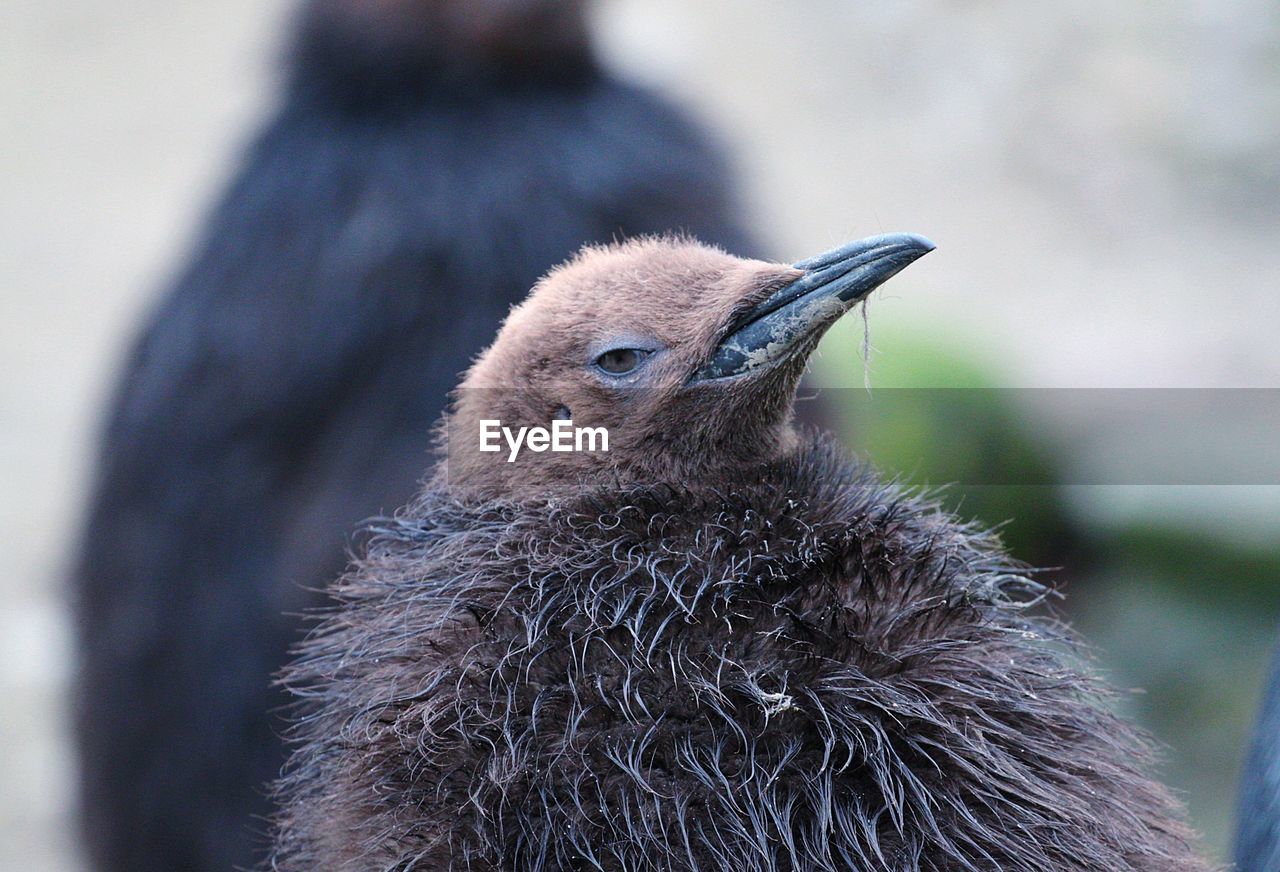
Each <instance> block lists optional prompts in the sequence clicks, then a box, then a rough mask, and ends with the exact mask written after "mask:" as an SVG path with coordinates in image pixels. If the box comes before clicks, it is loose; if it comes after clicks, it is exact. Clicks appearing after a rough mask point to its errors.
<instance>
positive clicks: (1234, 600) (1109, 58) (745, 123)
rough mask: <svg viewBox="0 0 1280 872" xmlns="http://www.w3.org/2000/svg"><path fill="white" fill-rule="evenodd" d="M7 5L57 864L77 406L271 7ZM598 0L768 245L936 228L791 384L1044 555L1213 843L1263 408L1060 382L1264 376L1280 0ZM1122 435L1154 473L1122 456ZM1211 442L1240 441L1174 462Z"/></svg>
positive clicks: (1237, 383) (27, 624) (1248, 621)
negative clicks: (1222, 406) (1120, 419)
mask: <svg viewBox="0 0 1280 872" xmlns="http://www.w3.org/2000/svg"><path fill="white" fill-rule="evenodd" d="M0 6H2V7H3V9H4V13H5V14H4V16H3V18H4V20H5V21H6V27H5V28H4V29H3V33H0V65H3V67H4V68H5V75H3V76H2V77H0V91H2V92H3V95H4V107H5V117H6V120H7V124H6V125H5V132H4V134H3V143H4V148H3V151H4V155H5V169H6V172H5V179H4V197H3V199H2V200H0V222H2V227H3V233H2V234H0V238H3V240H4V243H3V244H0V282H2V284H0V292H2V293H3V299H4V302H5V305H6V314H7V317H6V318H5V319H4V321H3V322H2V323H0V331H2V332H0V361H2V364H0V392H2V396H3V403H0V415H2V416H3V426H2V427H0V480H2V481H3V482H4V489H3V500H0V513H2V514H0V548H2V551H0V553H3V554H4V556H5V561H6V564H7V568H8V571H7V572H6V573H5V574H4V576H3V578H0V598H2V599H3V602H4V607H3V609H2V610H0V700H3V701H2V702H0V772H2V773H3V776H0V869H19V868H23V869H54V870H62V869H75V868H77V865H76V864H77V861H76V858H75V850H74V848H75V846H74V836H73V833H74V829H73V827H72V825H71V820H70V818H69V811H70V803H71V799H72V784H73V781H72V779H73V772H72V768H71V762H70V761H71V757H70V754H69V750H68V745H67V741H68V733H67V727H66V704H65V702H66V701H65V684H66V680H67V678H68V674H69V670H70V666H71V661H70V653H71V640H70V635H69V631H68V623H67V618H66V612H65V606H64V599H63V593H64V592H63V589H62V582H61V581H60V579H61V577H62V574H63V573H64V572H65V570H66V561H67V559H68V547H69V541H70V538H71V537H72V536H73V535H74V531H75V525H76V524H77V522H78V512H79V511H80V510H81V507H82V505H83V502H84V499H85V488H86V486H87V483H88V478H89V461H90V457H91V454H90V449H91V444H92V440H93V438H94V436H95V428H96V425H97V423H98V420H99V416H100V414H101V412H102V410H103V407H104V403H105V402H106V393H105V392H106V390H107V389H108V387H109V385H110V383H111V378H112V375H113V373H114V371H115V368H116V366H117V365H118V363H119V361H120V358H121V355H122V353H123V351H124V349H125V347H126V343H127V342H128V340H129V339H130V337H131V335H132V333H133V331H134V330H135V329H136V326H137V323H138V320H139V318H140V317H141V315H142V314H143V312H144V311H145V310H146V308H147V306H148V305H149V304H150V303H151V302H152V300H153V299H154V296H155V294H156V293H157V292H158V291H159V290H160V288H161V287H162V284H163V282H164V281H165V280H166V279H167V278H168V277H169V275H170V273H171V271H172V270H173V269H174V268H175V267H176V265H177V263H178V262H179V260H180V258H181V256H182V253H183V252H184V250H185V247H186V246H187V245H188V244H189V242H190V240H191V237H192V234H193V233H194V231H195V228H196V226H197V222H198V221H199V220H200V218H201V217H202V215H203V211H204V209H205V208H206V207H207V206H208V204H209V203H210V200H211V198H212V197H213V196H214V194H215V193H216V191H217V190H218V188H219V186H220V184H221V183H222V181H223V180H224V179H225V177H226V176H227V174H228V172H229V170H230V167H231V166H232V162H233V161H234V159H235V157H236V155H237V149H238V147H239V146H240V145H241V144H242V143H243V142H244V140H245V138H246V137H247V136H248V134H249V133H250V131H251V130H252V129H253V126H254V124H255V123H256V122H257V121H258V120H259V119H260V117H261V116H262V114H263V113H264V112H265V111H266V109H267V108H268V106H269V105H270V102H271V95H272V85H273V83H274V81H275V70H276V65H275V58H276V49H277V46H278V42H279V38H280V36H281V33H282V26H283V23H284V21H285V18H286V15H287V13H288V12H289V10H290V9H291V8H292V7H291V5H290V4H289V3H288V2H285V0H254V2H248V0H223V2H221V3H218V4H172V3H162V2H159V0H122V2H116V3H109V4H100V3H89V2H83V0H47V2H43V3H35V2H30V0H3V2H2V3H0ZM594 19H595V25H596V29H597V37H598V39H599V42H600V44H601V46H602V53H603V54H604V56H605V59H606V60H607V62H608V63H609V65H610V66H611V67H612V68H614V69H615V70H617V71H619V72H620V73H622V74H624V75H625V76H627V77H629V78H631V79H633V80H637V81H640V82H642V83H645V84H647V85H650V86H652V87H654V88H656V89H659V90H661V91H662V92H663V93H665V94H668V95H670V96H671V97H673V98H674V99H675V100H677V101H678V102H679V103H680V104H682V105H683V106H684V107H686V108H687V109H688V110H689V111H690V112H691V113H692V114H694V115H695V116H696V117H697V118H699V119H701V120H702V121H703V122H704V123H705V124H707V125H708V126H710V127H711V128H712V129H713V130H714V131H716V132H717V133H718V135H719V136H720V137H721V139H722V140H724V141H725V142H726V143H727V144H728V145H729V146H730V149H731V151H732V153H733V155H734V157H735V158H736V161H737V166H738V169H739V170H740V173H741V176H742V179H743V182H744V185H745V188H746V191H747V194H748V197H749V202H748V203H747V209H748V211H749V214H748V218H749V221H748V224H749V226H752V227H753V228H755V229H757V230H758V232H759V234H760V235H761V237H762V238H763V239H764V240H765V242H766V244H767V245H768V247H769V250H770V251H771V252H772V254H773V255H774V256H776V257H777V258H779V259H782V260H795V259H798V258H801V257H804V256H806V255H809V254H813V253H816V252H817V251H820V250H824V249H826V248H829V247H831V246H833V245H835V244H838V243H840V242H843V241H846V240H848V239H851V238H855V237H858V236H865V235H869V234H872V233H877V232H881V231H895V230H910V231H916V232H921V233H925V234H927V235H929V236H930V237H931V238H933V239H934V240H935V241H936V242H937V243H938V246H939V248H938V251H937V252H936V253H934V254H932V255H930V257H929V258H927V259H926V260H924V261H922V262H921V263H920V264H919V265H918V266H916V267H913V268H912V269H911V270H910V271H909V272H907V273H904V274H903V276H902V277H900V278H899V279H896V280H895V281H894V282H893V283H892V284H891V285H890V286H889V288H888V289H887V290H886V292H884V293H883V294H882V295H880V296H878V297H876V298H875V299H874V301H873V302H872V303H871V306H870V312H869V328H870V329H869V333H870V341H871V346H872V349H873V350H872V352H871V355H870V357H869V359H868V360H866V361H865V362H864V358H863V351H862V348H863V339H864V334H863V329H864V328H863V325H862V324H861V323H860V322H858V321H857V320H856V319H846V320H845V322H843V323H842V324H841V326H840V328H839V329H838V331H836V332H834V333H833V334H832V336H831V337H830V338H829V339H828V340H827V341H826V343H825V345H824V352H823V356H822V358H821V360H820V361H819V364H818V368H817V372H816V376H817V380H818V382H819V383H821V384H823V385H826V386H829V387H832V388H836V389H837V390H830V391H825V392H823V394H822V397H821V398H820V400H819V401H820V402H822V403H823V404H824V405H825V406H826V407H827V408H828V411H829V412H830V413H831V414H833V415H834V416H835V420H837V421H839V422H840V423H841V425H842V426H843V427H844V429H845V431H846V437H847V441H849V442H850V444H852V445H854V446H856V447H857V448H859V449H860V450H865V451H866V452H867V453H868V454H870V455H871V456H872V457H873V458H874V459H875V460H876V462H877V463H878V464H880V465H881V466H883V467H885V468H887V469H888V470H891V471H893V472H896V473H898V474H901V475H903V476H904V477H905V478H906V479H907V480H909V481H914V482H920V483H928V484H941V483H946V482H957V484H955V485H953V486H952V487H951V488H950V489H949V490H948V491H947V495H946V498H947V499H948V500H951V501H953V503H954V504H955V505H957V506H958V507H959V509H960V511H961V512H962V513H966V514H972V515H977V516H979V517H981V518H982V519H984V520H985V521H987V522H990V523H1000V522H1005V521H1007V522H1008V523H1007V525H1006V526H1005V528H1004V535H1005V537H1006V539H1007V540H1008V541H1009V542H1010V543H1011V545H1012V547H1013V549H1014V550H1015V552H1016V553H1017V554H1018V555H1019V556H1021V557H1023V558H1024V559H1027V560H1028V561H1031V562H1033V563H1037V564H1040V565H1048V566H1060V567H1062V571H1061V572H1059V573H1057V574H1055V575H1054V576H1053V578H1054V579H1056V580H1057V581H1058V582H1060V583H1061V584H1062V585H1063V587H1064V590H1065V591H1066V592H1067V594H1068V598H1067V600H1066V602H1065V604H1064V606H1063V608H1064V609H1066V611H1067V612H1068V614H1069V615H1070V616H1071V618H1072V619H1073V620H1074V621H1075V623H1076V624H1077V626H1078V627H1079V628H1080V629H1081V631H1082V632H1083V633H1084V635H1085V636H1086V637H1087V638H1088V640H1089V642H1090V643H1091V644H1092V645H1093V647H1094V648H1095V650H1096V652H1097V655H1098V657H1099V658H1100V660H1101V662H1102V664H1103V667H1104V668H1105V669H1106V670H1107V671H1108V673H1109V675H1110V676H1111V678H1112V679H1113V680H1114V681H1115V682H1116V683H1117V685H1119V686H1121V687H1124V688H1135V689H1139V692H1138V693H1134V694H1129V695H1126V696H1125V698H1124V699H1123V700H1122V703H1121V704H1122V705H1124V706H1125V707H1127V708H1128V709H1129V710H1130V712H1131V713H1132V714H1133V715H1134V716H1135V717H1137V718H1138V719H1139V720H1140V721H1142V722H1143V723H1144V724H1145V725H1146V726H1147V727H1148V728H1149V729H1150V730H1151V731H1153V732H1154V733H1155V734H1156V735H1157V736H1158V737H1159V738H1160V739H1161V740H1162V741H1163V743H1164V744H1165V745H1166V746H1167V748H1168V749H1169V750H1168V754H1167V761H1166V768H1165V776H1166V778H1167V779H1168V780H1169V781H1170V782H1171V783H1172V784H1174V785H1175V786H1176V787H1177V788H1178V789H1179V790H1180V791H1182V792H1183V794H1184V795H1185V796H1186V798H1187V801H1188V803H1189V805H1190V808H1191V813H1192V818H1193V821H1194V823H1195V825H1196V826H1197V827H1198V828H1199V829H1200V830H1201V831H1203V832H1204V833H1205V836H1206V840H1207V845H1208V847H1209V849H1210V850H1211V851H1212V852H1213V854H1214V855H1215V856H1217V857H1219V858H1225V856H1226V853H1225V851H1226V843H1227V840H1228V838H1229V827H1230V821H1231V815H1232V800H1233V791H1234V786H1235V783H1236V781H1237V778H1238V769H1239V764H1240V760H1241V756H1242V753H1243V749H1244V743H1245V739H1246V736H1247V733H1248V729H1249V724H1250V720H1251V718H1252V715H1253V710H1254V707H1255V705H1256V702H1257V698H1258V693H1259V689H1260V687H1261V683H1262V680H1263V676H1264V672H1265V667H1266V661H1267V655H1268V652H1269V650H1270V647H1271V645H1272V641H1273V637H1274V631H1275V628H1276V622H1277V616H1278V615H1280V535H1277V534H1280V486H1277V481H1280V479H1278V478H1277V477H1276V474H1275V468H1274V466H1275V459H1274V456H1275V454H1276V448H1275V445H1274V444H1273V443H1274V433H1275V431H1274V430H1268V429H1267V428H1266V427H1265V426H1263V427H1262V428H1261V429H1259V428H1258V427H1257V426H1254V427H1252V428H1224V427H1222V426H1221V424H1222V422H1221V421H1220V420H1208V417H1209V416H1207V415H1206V414H1205V412H1204V409H1205V408H1206V406H1205V405H1204V404H1201V403H1188V404H1182V403H1181V402H1180V400H1178V399H1177V398H1178V397H1181V396H1183V394H1179V393H1175V392H1168V391H1166V392H1164V393H1160V394H1146V393H1145V392H1139V393H1142V394H1143V395H1149V396H1157V397H1160V398H1162V399H1159V400H1158V401H1157V405H1158V406H1159V407H1160V408H1161V409H1162V410H1163V411H1164V412H1167V413H1168V414H1161V415H1154V416H1152V418H1153V419H1152V420H1151V421H1149V422H1148V423H1147V425H1146V426H1143V424H1142V421H1141V420H1139V421H1138V422H1137V423H1136V424H1135V422H1133V421H1132V420H1130V421H1129V422H1128V424H1127V425H1126V426H1124V427H1120V426H1091V424H1096V423H1097V422H1098V421H1102V420H1110V419H1108V418H1107V416H1106V415H1105V414H1103V413H1101V412H1098V411H1097V409H1098V408H1099V406H1098V404H1097V403H1096V402H1095V401H1094V400H1093V399H1086V400H1085V401H1076V400H1077V399H1078V398H1079V397H1082V396H1084V397H1094V396H1098V395H1100V392H1098V391H1090V392H1086V393H1084V394H1081V393H1080V390H1081V389H1103V388H1106V389H1114V388H1130V389H1157V388H1177V389H1196V391H1195V392H1194V393H1195V395H1196V396H1199V397H1202V398H1204V397H1207V398H1210V399H1209V400H1208V401H1207V402H1208V403H1209V405H1210V406H1212V404H1213V402H1214V400H1213V399H1212V398H1213V397H1215V396H1221V395H1224V394H1226V392H1227V391H1228V389H1242V388H1257V389H1280V343H1277V342H1276V336H1277V331H1280V294H1278V293H1277V291H1278V290H1280V244H1277V241H1278V240H1280V6H1277V5H1276V4H1274V3H1270V2H1264V0H1230V2H1208V0H1181V2H1174V3H1152V2H1136V3H1128V4H1111V3H1100V2H1096V0H1064V2H1061V3H1057V4H1052V5H1044V4H1038V5H1037V4H1025V3H1017V2H1013V0H990V2H956V0H952V2H944V0H932V2H925V0H918V2H913V0H904V2H898V3H893V4H867V3H858V4H854V3H848V2H836V0H810V2H807V3H803V4H798V3H796V4H778V3H771V2H767V0H733V2H730V0H698V2H697V3H689V2H675V0H643V2H642V0H603V2H600V3H598V4H597V6H596V9H595V12H594ZM864 378H865V379H867V380H869V382H870V384H871V386H872V393H871V395H870V397H871V398H872V399H871V400H870V401H868V395H867V394H866V392H865V390H864V388H863V384H864ZM901 388H911V389H913V390H908V391H902V390H898V389H901ZM921 388H929V389H934V388H941V389H948V390H951V391H954V393H947V392H943V391H935V390H918V389H921ZM957 389H966V390H957ZM877 391H879V392H881V394H882V395H883V396H886V397H893V398H894V400H893V402H892V403H882V404H879V405H878V404H877V403H876V402H875V399H874V398H875V397H876V392H877ZM1134 396H1137V394H1134ZM1188 396H1190V395H1188ZM1252 396H1256V397H1263V398H1265V397H1271V394H1270V392H1260V393H1258V394H1254V395H1252ZM947 397H960V398H963V399H962V400H961V401H960V402H961V405H959V406H953V405H949V401H948V400H947ZM1066 397H1071V398H1075V399H1073V400H1072V401H1071V402H1066V401H1064V398H1066ZM1271 402H1272V405H1274V399H1272V400H1271ZM1135 452H1136V453H1138V454H1141V455H1142V456H1143V457H1144V459H1146V460H1151V459H1152V458H1154V459H1155V464H1154V467H1153V468H1154V471H1152V472H1149V473H1144V474H1143V475H1137V476H1135V475H1127V474H1126V469H1127V467H1126V466H1125V464H1126V462H1127V461H1126V457H1129V458H1132V457H1133V456H1134V455H1135ZM1215 457H1233V458H1244V459H1245V462H1244V468H1246V469H1248V468H1250V466H1251V464H1256V468H1258V469H1259V470H1260V472H1259V474H1258V475H1257V476H1256V478H1251V477H1250V476H1249V475H1247V474H1237V475H1233V476H1230V477H1228V478H1227V479H1224V480H1221V481H1218V480H1216V479H1215V478H1214V476H1213V474H1212V471H1211V466H1210V467H1205V468H1208V469H1210V472H1206V473H1203V474H1200V473H1198V472H1197V469H1198V468H1199V467H1198V466H1197V465H1198V464H1199V465H1203V464H1205V463H1206V459H1208V460H1212V459H1213V458H1215ZM1189 467H1190V469H1189Z"/></svg>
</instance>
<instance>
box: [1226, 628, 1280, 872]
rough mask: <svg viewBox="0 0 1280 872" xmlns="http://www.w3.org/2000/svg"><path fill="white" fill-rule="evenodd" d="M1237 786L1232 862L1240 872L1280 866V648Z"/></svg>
mask: <svg viewBox="0 0 1280 872" xmlns="http://www.w3.org/2000/svg"><path fill="white" fill-rule="evenodd" d="M1255 729H1256V731H1255V733H1254V736H1253V746H1252V748H1251V749H1250V751H1249V756H1248V757H1247V758H1246V759H1245V764H1244V778H1243V781H1242V784H1241V789H1240V808H1239V824H1238V826H1237V829H1236V843H1235V862H1236V869H1238V870H1239V872H1274V870H1276V869H1280V651H1277V654H1276V658H1275V660H1274V661H1273V664H1272V667H1271V677H1270V678H1269V679H1268V681H1267V688H1266V691H1265V695H1264V697H1263V700H1262V711H1261V713H1260V714H1259V715H1258V723H1257V727H1256V728H1255Z"/></svg>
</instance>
